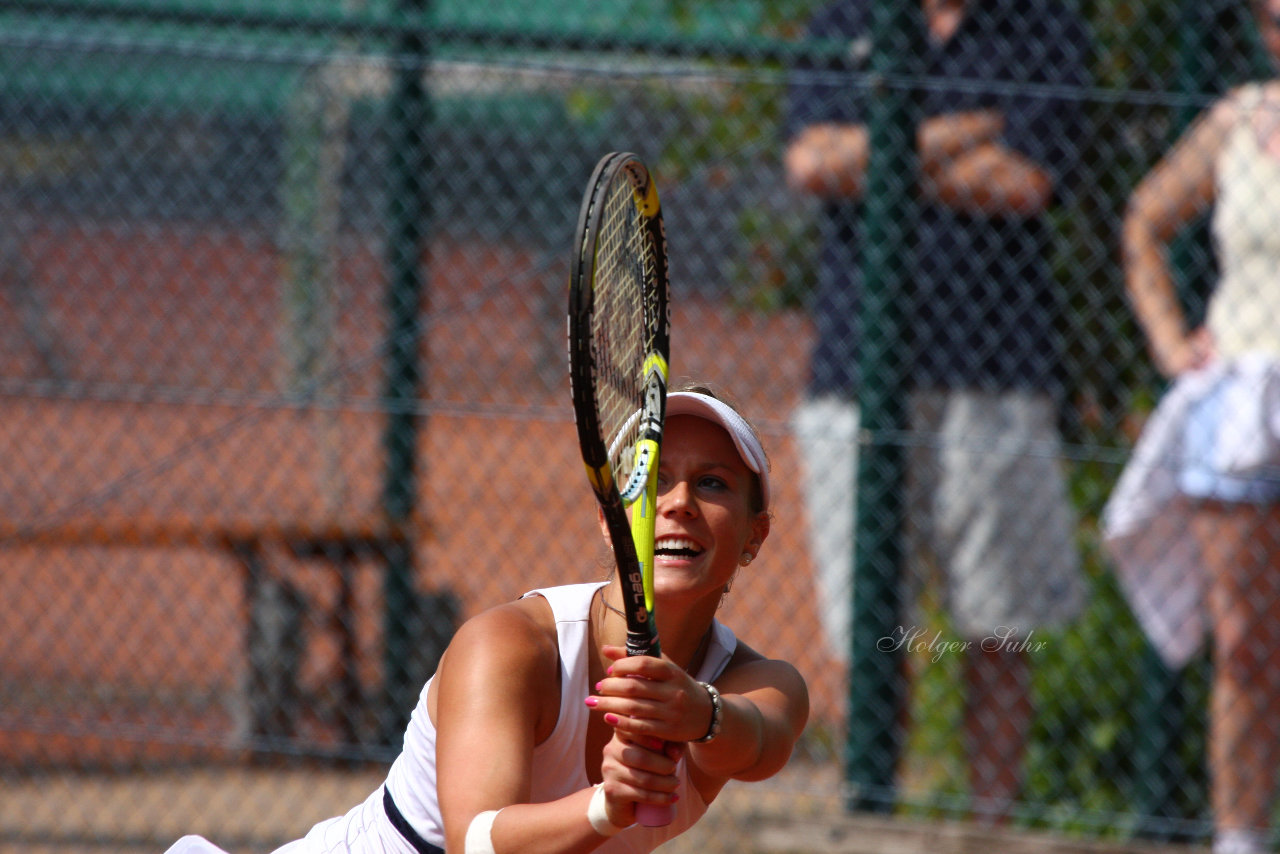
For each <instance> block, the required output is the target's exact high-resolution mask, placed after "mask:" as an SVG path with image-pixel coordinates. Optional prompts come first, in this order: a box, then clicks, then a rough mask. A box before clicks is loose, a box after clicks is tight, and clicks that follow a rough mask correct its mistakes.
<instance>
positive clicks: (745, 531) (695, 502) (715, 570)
mask: <svg viewBox="0 0 1280 854" xmlns="http://www.w3.org/2000/svg"><path fill="white" fill-rule="evenodd" d="M754 484H755V478H754V475H752V473H751V471H750V470H749V469H748V468H747V466H746V463H744V462H743V461H742V458H741V457H740V456H738V451H737V449H736V448H735V447H734V444H733V440H732V439H731V438H730V437H729V434H728V433H727V432H725V430H724V428H722V427H720V426H719V425H718V424H714V423H712V422H710V421H707V420H705V419H703V418H698V417H696V416H692V415H676V416H673V417H670V418H668V419H667V422H666V425H665V427H664V429H663V443H662V453H661V455H660V457H659V467H658V515H657V523H656V528H657V545H656V550H655V552H656V553H655V557H654V569H655V587H656V588H657V590H658V591H660V592H662V593H664V594H668V595H670V594H675V593H677V592H684V593H689V594H694V595H697V596H701V595H708V596H710V595H714V596H715V597H717V599H718V597H719V596H720V593H721V591H722V590H723V589H724V586H725V585H726V584H728V583H729V581H730V580H731V579H732V578H733V574H734V572H735V571H737V569H738V567H739V566H740V564H739V560H740V558H741V557H742V555H743V553H744V552H746V553H748V554H751V555H752V556H754V555H755V553H756V552H757V551H758V550H759V549H760V546H761V544H762V543H763V542H764V539H765V537H766V536H768V533H769V515H768V513H764V512H757V511H754V510H752V507H751V503H752V502H751V496H752V489H753V486H754Z"/></svg>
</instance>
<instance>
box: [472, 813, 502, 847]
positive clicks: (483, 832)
mask: <svg viewBox="0 0 1280 854" xmlns="http://www.w3.org/2000/svg"><path fill="white" fill-rule="evenodd" d="M499 812H501V810H486V811H484V812H482V813H477V814H476V817H475V818H473V819H471V824H469V825H467V841H466V844H465V846H464V847H465V848H466V854H497V852H495V851H494V850H493V836H492V833H493V820H494V819H496V818H497V817H498V813H499Z"/></svg>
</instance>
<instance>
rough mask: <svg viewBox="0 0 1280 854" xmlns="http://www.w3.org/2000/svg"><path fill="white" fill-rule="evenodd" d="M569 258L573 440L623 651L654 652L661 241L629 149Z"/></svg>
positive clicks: (663, 810)
mask: <svg viewBox="0 0 1280 854" xmlns="http://www.w3.org/2000/svg"><path fill="white" fill-rule="evenodd" d="M574 255H575V257H574V259H573V267H572V269H571V272H570V281H569V380H570V385H571V386H572V391H573V412H574V418H575V420H576V421H577V425H578V445H579V447H580V449H581V451H582V461H583V463H584V464H585V465H586V469H587V479H588V480H589V481H590V482H591V488H592V490H593V491H594V492H595V495H596V500H597V501H598V502H599V503H600V508H601V510H602V512H603V514H604V519H605V525H606V527H607V529H608V531H609V539H610V540H611V541H612V543H613V552H614V559H615V562H616V563H617V567H618V574H619V576H620V577H621V579H622V593H623V596H624V601H623V605H622V610H623V612H624V613H625V615H626V619H627V654H628V655H652V656H657V655H660V654H661V648H660V646H659V644H658V634H657V631H656V628H655V625H654V602H653V548H654V522H655V518H654V515H655V506H656V501H657V488H658V485H657V475H658V454H659V451H660V450H661V444H662V421H663V416H664V413H665V411H666V404H667V373H668V367H667V353H668V348H669V339H670V317H669V313H668V303H667V299H668V281H667V247H666V236H665V233H664V232H663V227H662V208H661V206H660V205H659V203H658V189H657V187H656V186H655V185H654V182H653V179H652V178H651V176H650V175H649V170H648V169H646V168H645V165H644V164H643V163H642V162H641V161H640V159H639V158H637V157H636V156H635V155H634V154H630V153H627V152H612V153H610V154H607V155H605V156H604V157H603V158H601V159H600V162H599V163H598V164H596V168H595V171H594V172H593V173H592V175H591V180H590V182H589V184H588V186H587V190H586V193H585V194H584V195H583V199H582V208H581V211H580V212H579V214H578V227H577V231H576V232H575V246H574ZM628 507H630V508H631V509H632V512H631V518H630V520H628V518H627V512H626V511H627V508H628ZM636 813H637V820H638V821H639V822H640V823H641V824H643V825H646V826H648V827H661V826H664V825H666V824H669V823H670V822H671V819H672V817H673V815H674V812H673V810H672V808H671V807H669V806H665V805H664V806H659V805H654V804H639V805H637V809H636Z"/></svg>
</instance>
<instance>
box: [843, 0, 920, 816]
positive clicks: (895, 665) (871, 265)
mask: <svg viewBox="0 0 1280 854" xmlns="http://www.w3.org/2000/svg"><path fill="white" fill-rule="evenodd" d="M919 14H920V9H919V6H918V4H916V3H903V2H898V0H879V2H877V3H876V5H875V9H874V13H873V24H872V27H873V32H872V43H873V45H875V51H874V54H873V56H872V69H873V71H874V72H875V73H876V74H877V76H878V80H877V81H876V82H875V84H874V85H875V86H876V87H877V88H876V90H875V91H874V92H873V93H872V96H871V98H870V109H869V113H868V117H867V123H868V131H869V134H870V140H871V160H870V164H869V167H868V172H867V184H866V195H865V205H864V210H863V218H864V223H863V225H864V229H863V235H864V244H863V247H862V252H863V256H862V257H863V282H864V288H865V290H864V295H863V299H864V302H863V309H862V310H863V317H862V340H861V344H860V346H861V352H860V353H859V369H860V373H861V383H862V387H861V397H860V401H859V402H860V405H861V409H862V435H861V437H859V440H858V441H859V442H860V444H861V448H860V452H859V455H858V473H857V478H858V481H857V494H858V506H857V511H856V513H857V516H856V519H855V523H854V524H855V536H854V573H853V574H854V581H853V603H852V613H853V626H852V632H851V640H850V642H851V649H850V650H849V662H850V690H849V713H848V714H849V725H848V741H847V745H846V755H845V779H846V782H847V783H848V787H849V804H848V805H849V808H850V809H854V810H865V811H877V812H878V811H887V810H889V809H891V808H892V806H893V802H894V800H895V797H894V775H895V772H896V769H897V764H898V754H899V750H900V742H901V733H900V723H899V721H900V709H901V705H902V694H903V691H902V673H901V666H900V664H901V662H900V658H901V657H900V655H899V654H898V652H897V651H896V648H895V646H894V645H893V644H892V643H887V642H886V640H887V639H890V638H892V637H893V636H894V633H895V631H897V630H898V629H899V613H900V602H899V599H900V592H899V591H900V587H901V571H902V544H901V529H902V519H903V496H902V489H901V484H902V472H903V452H902V447H901V444H900V443H899V441H898V439H897V438H896V436H897V434H898V431H900V430H901V429H902V427H903V422H904V415H903V412H904V410H903V405H902V396H903V395H902V384H903V379H904V370H903V368H904V365H903V363H902V359H901V358H900V357H899V356H896V355H895V353H900V352H901V336H900V334H899V330H900V318H899V317H898V305H899V303H900V302H901V295H902V294H903V293H904V291H905V289H906V288H907V287H908V285H909V280H908V275H907V273H908V270H907V268H906V267H905V266H904V265H903V259H906V258H910V257H911V249H910V247H911V239H912V234H913V231H914V229H913V226H912V223H913V222H914V221H915V197H914V193H915V188H916V180H915V175H916V154H915V145H914V141H915V124H914V122H915V116H914V112H913V110H912V109H911V105H912V102H913V91H912V90H911V89H910V88H909V87H907V86H904V85H902V83H901V78H902V77H903V76H905V74H907V73H909V72H910V70H911V63H912V61H913V58H914V57H917V56H919V55H920V51H919V50H918V49H917V48H918V47H919V41H920V38H921V36H920V34H921V33H922V32H923V24H922V22H921V21H920V20H919V17H918V16H919Z"/></svg>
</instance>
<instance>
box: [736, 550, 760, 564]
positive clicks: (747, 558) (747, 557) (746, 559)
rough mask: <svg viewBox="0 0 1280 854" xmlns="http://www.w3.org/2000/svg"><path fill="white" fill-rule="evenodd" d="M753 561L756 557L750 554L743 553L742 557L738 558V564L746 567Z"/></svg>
mask: <svg viewBox="0 0 1280 854" xmlns="http://www.w3.org/2000/svg"><path fill="white" fill-rule="evenodd" d="M755 559H756V556H755V555H753V554H752V553H751V552H743V553H742V557H740V558H738V563H740V564H742V565H743V566H746V565H747V564H749V563H751V561H753V560H755Z"/></svg>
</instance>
